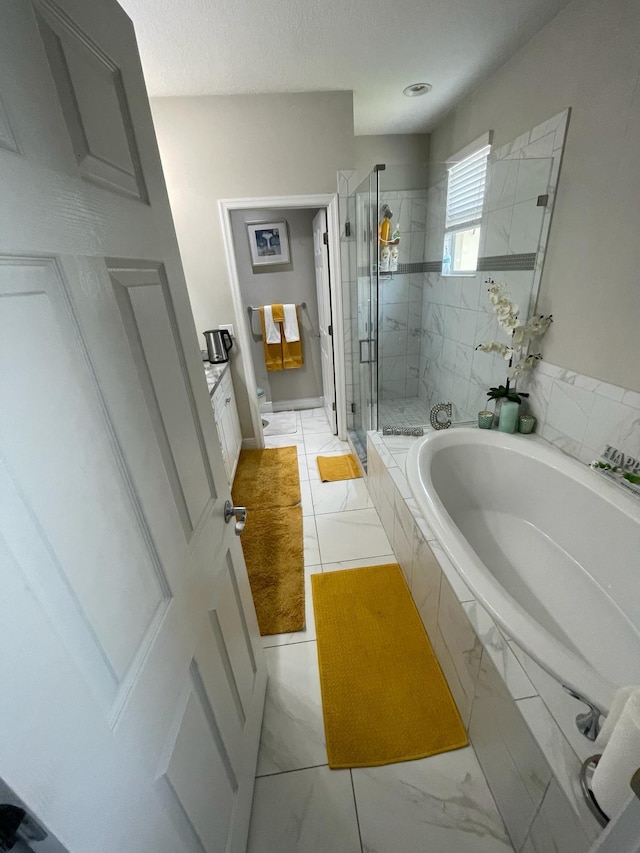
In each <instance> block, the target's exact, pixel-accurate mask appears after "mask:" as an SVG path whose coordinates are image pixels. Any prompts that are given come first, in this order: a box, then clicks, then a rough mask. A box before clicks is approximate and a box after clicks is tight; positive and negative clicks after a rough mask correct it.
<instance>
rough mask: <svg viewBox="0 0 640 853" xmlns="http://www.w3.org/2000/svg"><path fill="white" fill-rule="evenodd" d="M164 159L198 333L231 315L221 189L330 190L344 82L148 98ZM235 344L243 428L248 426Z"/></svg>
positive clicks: (346, 129)
mask: <svg viewBox="0 0 640 853" xmlns="http://www.w3.org/2000/svg"><path fill="white" fill-rule="evenodd" d="M151 109H152V113H153V120H154V123H155V127H156V133H157V137H158V145H159V148H160V156H161V158H162V166H163V169H164V175H165V179H166V182H167V190H168V192H169V199H170V202H171V209H172V212H173V218H174V222H175V226H176V233H177V236H178V244H179V246H180V254H181V256H182V263H183V266H184V271H185V276H186V279H187V287H188V289H189V297H190V299H191V306H192V308H193V314H194V318H195V322H196V328H197V330H198V333H200V332H201V331H203V330H204V329H210V328H212V327H214V326H217V325H219V324H220V323H236V322H237V318H236V316H235V312H234V309H233V303H232V298H231V290H230V287H229V280H228V277H227V265H226V261H225V256H224V249H223V244H222V236H221V230H220V217H219V214H218V199H223V198H244V197H260V196H270V195H293V194H295V195H299V194H305V193H334V192H335V191H336V172H337V171H338V170H339V169H351V168H352V167H353V164H354V161H355V152H354V135H353V98H352V93H351V92H312V93H306V94H283V95H233V96H231V95H230V96H207V97H188V98H152V99H151ZM242 358H243V353H241V352H239V351H238V349H237V348H236V349H235V352H234V355H233V358H232V363H231V369H232V375H233V382H234V388H235V391H236V396H237V398H238V408H239V413H240V422H241V425H242V434H243V436H244V437H245V438H251V437H252V436H253V428H252V424H251V417H250V414H249V402H248V396H247V394H248V393H252V394H254V393H255V389H250V391H249V392H248V391H247V389H246V388H245V387H244V379H243V372H242V370H241V365H242Z"/></svg>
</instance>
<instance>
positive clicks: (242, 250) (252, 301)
mask: <svg viewBox="0 0 640 853" xmlns="http://www.w3.org/2000/svg"><path fill="white" fill-rule="evenodd" d="M219 209H220V216H221V220H222V228H223V238H224V243H225V253H226V259H227V267H228V271H229V279H230V284H231V291H232V296H233V302H234V308H235V314H236V329H235V334H236V338H237V342H238V346H239V349H240V351H241V352H242V353H243V355H247V354H249V356H250V357H245V358H243V359H242V368H241V372H242V373H243V374H244V380H245V383H246V387H247V390H248V397H249V405H250V410H251V420H252V425H253V432H254V442H252V445H253V446H255V447H264V424H263V420H269V414H270V412H276V413H277V412H280V411H283V410H287V409H304V408H319V407H322V408H325V410H326V411H327V410H328V411H329V412H330V413H331V415H332V417H333V418H334V419H335V420H334V421H333V424H334V429H335V430H337V433H338V435H339V436H340V437H341V438H345V437H346V388H345V376H344V335H343V331H342V330H343V325H344V324H343V312H342V293H341V279H340V260H339V258H340V242H339V231H338V205H337V196H336V195H333V194H327V195H314V196H286V197H276V198H273V197H272V198H252V199H251V198H248V199H229V200H221V201H220V202H219ZM318 217H320V218H321V220H325V221H326V226H325V228H326V230H324V231H323V232H322V244H321V247H322V248H321V249H320V251H318V249H319V247H318V245H317V242H318V240H317V236H316V239H314V220H316V223H315V226H316V227H315V230H316V232H317V231H318V228H317V225H318V221H320V220H318ZM283 222H284V223H285V225H284V229H286V230H285V231H284V232H283V233H285V234H286V238H287V240H288V244H289V258H288V260H287V261H285V262H281V263H278V264H275V265H273V264H264V265H261V264H256V263H255V254H254V256H253V257H252V256H251V244H250V233H251V232H250V229H251V225H254V226H255V224H256V223H267V224H269V223H283ZM254 230H255V228H254ZM324 234H326V237H324ZM322 253H324V256H325V258H326V263H325V266H324V269H323V268H322V264H321V255H322ZM285 258H286V255H285ZM279 260H282V259H279ZM286 303H293V304H295V305H296V306H297V309H298V310H297V314H298V319H299V329H300V335H301V339H302V345H303V356H304V362H305V363H304V366H303V367H302V368H300V369H299V370H283V371H267V369H266V364H265V353H264V348H263V336H262V327H261V319H260V311H259V309H260V307H263V306H265V305H269V304H286ZM274 420H275V418H274ZM330 420H331V419H330Z"/></svg>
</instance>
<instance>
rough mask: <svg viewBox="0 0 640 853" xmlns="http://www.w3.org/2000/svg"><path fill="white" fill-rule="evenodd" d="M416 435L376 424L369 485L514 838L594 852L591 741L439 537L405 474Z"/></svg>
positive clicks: (524, 843)
mask: <svg viewBox="0 0 640 853" xmlns="http://www.w3.org/2000/svg"><path fill="white" fill-rule="evenodd" d="M415 440H416V439H412V438H409V437H405V436H382V435H381V434H379V433H369V434H368V458H369V469H368V476H367V485H368V488H369V492H370V494H371V498H372V500H373V504H374V506H375V507H376V509H377V510H378V513H379V515H380V519H381V521H382V524H383V527H384V529H385V532H386V534H387V537H388V539H389V541H390V542H391V544H392V546H393V550H394V553H395V555H396V558H397V559H398V562H399V563H400V565H401V567H402V570H403V572H404V575H405V578H406V580H407V584H408V585H409V588H410V590H411V592H412V595H413V598H414V601H415V603H416V606H417V608H418V611H419V613H420V615H421V618H422V621H423V623H424V626H425V629H426V631H427V633H428V635H429V637H430V639H431V643H432V645H433V647H434V651H435V653H436V656H437V658H438V661H439V663H440V666H441V668H442V671H443V673H444V675H445V677H446V679H447V682H448V684H449V688H450V690H451V692H452V695H453V697H454V699H455V701H456V704H457V706H458V709H459V711H460V714H461V716H462V719H463V721H464V723H465V726H466V727H467V729H468V732H469V738H470V740H471V743H472V746H473V747H474V749H475V752H476V755H477V757H478V760H479V762H480V765H481V767H482V769H483V771H484V773H485V776H486V777H487V780H488V782H489V787H490V788H491V791H492V794H493V796H494V798H495V800H496V803H497V805H498V808H499V810H500V812H501V815H502V818H503V820H504V822H505V825H506V827H507V830H508V832H509V835H510V838H511V841H512V844H513V847H514V849H515V850H516V851H521V853H548V851H552V850H558V851H562V853H585V851H586V850H587V849H588V848H589V845H590V844H591V843H592V842H593V841H594V840H595V838H597V836H598V834H599V832H600V829H599V826H598V825H597V823H596V821H595V819H594V818H593V817H592V815H591V814H590V812H589V811H588V809H587V807H586V805H585V803H584V801H583V800H582V796H581V793H580V788H579V781H578V771H579V767H580V763H581V761H582V760H583V758H584V757H586V754H590V752H589V750H590V749H592V744H590V743H589V742H588V741H586V740H584V739H582V740H584V744H585V745H584V746H582V744H581V743H579V742H577V746H576V745H574V744H572V743H569V741H568V740H567V737H565V734H564V733H563V731H562V730H561V729H560V727H559V725H558V723H557V722H556V719H554V717H553V716H552V714H551V712H550V710H549V709H548V707H547V705H546V704H545V701H543V699H542V698H541V696H540V695H539V693H540V690H539V688H538V685H537V683H534V680H533V676H534V675H535V672H534V670H533V668H531V669H530V668H529V664H530V663H531V661H530V660H527V659H526V656H524V655H523V654H522V653H521V652H520V650H519V649H517V647H516V646H515V644H513V643H512V642H509V641H508V640H507V638H506V637H505V636H503V634H502V633H501V632H500V630H499V629H498V628H497V626H496V625H495V623H494V622H493V620H492V619H491V617H490V616H489V614H488V613H487V611H486V610H485V609H484V608H483V607H482V606H481V605H480V603H479V602H478V601H476V600H475V599H474V597H473V594H472V593H471V591H470V590H469V588H468V587H467V586H466V584H465V583H464V582H463V581H462V580H461V578H460V576H459V575H458V573H457V571H456V570H455V568H454V566H453V565H452V564H451V562H450V561H449V560H448V558H447V557H446V555H445V553H444V551H443V550H442V548H441V546H440V545H439V543H438V541H437V540H436V539H435V535H434V533H433V531H432V530H431V529H430V527H429V525H428V523H427V522H426V520H425V519H424V517H423V516H422V514H421V513H420V510H419V509H418V507H417V503H416V502H415V500H414V499H413V498H412V497H411V492H410V490H409V487H408V484H407V480H406V477H405V474H404V465H405V460H406V456H407V452H408V449H409V447H410V446H411V443H412V442H413V441H415ZM538 669H539V668H538ZM555 686H556V687H557V688H558V689H560V691H561V688H560V687H559V685H557V684H556V685H555ZM561 692H562V691H561ZM545 698H546V697H545ZM572 712H573V715H574V716H575V713H576V711H575V709H572ZM570 724H571V725H573V720H572V719H571V720H570ZM578 737H580V736H578ZM576 748H577V749H578V750H579V751H580V754H578V752H576ZM585 750H586V751H587V752H586V754H585V753H584V751H585Z"/></svg>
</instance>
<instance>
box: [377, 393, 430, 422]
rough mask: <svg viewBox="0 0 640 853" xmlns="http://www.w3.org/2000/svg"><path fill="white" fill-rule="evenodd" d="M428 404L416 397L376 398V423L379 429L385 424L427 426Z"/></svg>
mask: <svg viewBox="0 0 640 853" xmlns="http://www.w3.org/2000/svg"><path fill="white" fill-rule="evenodd" d="M429 414H430V410H429V406H428V404H427V403H426V402H425V400H420V399H419V398H418V397H407V398H402V399H398V400H384V399H379V400H378V423H379V426H380V429H382V428H383V427H386V426H398V427H405V426H407V427H408V426H428V425H429Z"/></svg>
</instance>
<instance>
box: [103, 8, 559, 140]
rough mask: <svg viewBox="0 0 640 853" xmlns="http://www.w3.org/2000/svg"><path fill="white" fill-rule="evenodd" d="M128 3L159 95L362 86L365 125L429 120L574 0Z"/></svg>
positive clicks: (377, 129) (359, 109) (385, 128)
mask: <svg viewBox="0 0 640 853" xmlns="http://www.w3.org/2000/svg"><path fill="white" fill-rule="evenodd" d="M119 2H120V4H121V5H122V6H123V7H124V9H125V10H126V11H127V12H128V14H129V15H130V17H131V18H132V20H133V22H134V25H135V28H136V32H137V36H138V43H139V47H140V53H141V56H142V64H143V67H144V72H145V77H146V80H147V86H148V89H149V94H150V95H151V96H165V95H230V94H255V93H264V92H311V91H328V90H353V101H354V122H355V132H356V135H368V134H377V133H425V132H428V131H429V130H431V129H432V128H433V127H434V126H435V124H436V123H437V121H438V120H439V118H441V117H442V115H443V114H444V113H445V112H446V111H447V110H448V109H450V107H451V106H452V105H453V104H454V103H456V101H458V100H459V99H460V98H461V97H462V96H463V95H464V94H466V93H467V92H468V91H470V90H471V89H473V88H475V86H477V85H478V83H480V82H481V81H482V80H483V79H484V78H485V77H487V76H488V75H489V74H490V73H491V72H492V71H493V70H494V69H495V68H497V67H498V66H499V65H500V64H501V63H503V62H504V61H505V60H506V59H507V58H508V57H509V56H510V55H511V54H512V53H514V52H515V51H516V50H517V49H518V48H519V47H520V46H521V45H522V44H524V43H525V42H526V41H527V40H528V39H529V38H531V36H532V35H533V34H534V33H535V32H537V30H539V29H540V28H541V27H542V26H544V24H546V23H547V22H548V21H549V20H551V18H553V17H554V15H556V14H557V13H558V11H559V10H560V9H561V8H562V7H563V6H564V5H566V3H567V0H385V2H382V0H350V2H344V0H342V1H341V2H338V0H323V2H320V0H272V2H270V3H269V4H268V5H267V6H264V5H262V3H258V2H257V1H256V0H119ZM411 83H431V84H432V85H433V90H432V91H431V92H430V93H429V94H427V95H424V96H422V97H419V98H406V97H404V96H403V95H402V90H403V88H404V87H405V86H408V85H409V84H411Z"/></svg>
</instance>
